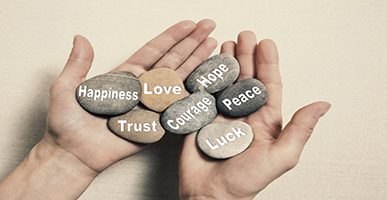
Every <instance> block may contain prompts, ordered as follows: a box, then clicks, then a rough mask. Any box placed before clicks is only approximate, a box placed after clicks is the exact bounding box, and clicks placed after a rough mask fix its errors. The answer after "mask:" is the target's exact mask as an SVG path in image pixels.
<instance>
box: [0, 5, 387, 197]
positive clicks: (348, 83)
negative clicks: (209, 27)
mask: <svg viewBox="0 0 387 200" xmlns="http://www.w3.org/2000/svg"><path fill="white" fill-rule="evenodd" d="M386 11H387V2H386V1H385V0H367V1H364V0H352V1H348V0H345V1H344V0H325V1H320V0H285V1H269V0H247V1H224V0H216V1H208V0H202V1H186V2H184V1H176V0H173V1H147V0H143V1H139V0H136V1H134V0H133V1H129V0H119V1H106V0H89V1H79V0H66V1H52V0H40V1H30V0H25V1H22V0H0V69H1V73H0V93H1V99H0V123H1V134H0V179H2V178H4V177H5V176H6V175H7V174H8V173H10V172H11V171H12V170H13V169H14V168H15V167H16V166H17V165H18V163H20V162H21V161H22V159H23V158H24V157H25V156H26V155H27V154H28V152H29V150H30V149H31V148H32V147H33V146H34V145H35V144H36V143H37V142H38V141H39V140H40V139H41V137H42V135H43V133H44V131H45V118H46V114H47V104H48V89H49V86H50V84H51V83H52V82H53V80H54V79H55V77H56V76H57V74H58V73H59V72H60V71H61V69H62V67H63V65H64V63H65V62H66V60H67V57H68V55H69V52H70V49H71V46H72V38H73V36H74V35H75V34H82V35H84V36H86V37H87V38H88V39H89V40H90V42H91V43H92V45H93V47H94V50H95V61H94V64H93V68H92V69H91V71H90V73H89V77H92V76H95V75H97V74H101V73H104V72H106V71H108V70H110V69H112V68H113V67H115V66H117V65H118V64H120V63H121V62H123V61H124V60H126V59H127V58H128V57H129V56H130V55H131V54H132V53H133V52H134V51H135V50H137V49H138V48H139V47H140V46H142V45H143V44H144V43H145V42H146V41H148V40H149V39H151V38H153V37H154V36H156V35H157V34H158V33H160V32H161V31H163V30H164V29H165V28H167V27H169V26H170V25H172V24H174V23H176V22H178V21H180V20H184V19H191V20H194V21H198V20H200V19H203V18H211V19H213V20H215V21H216V22H217V25H218V26H217V28H216V30H215V31H214V32H213V34H212V35H211V36H212V37H214V38H216V39H217V40H218V42H219V44H221V43H222V42H224V41H226V40H235V39H236V35H237V34H238V33H239V32H240V31H242V30H246V29H249V30H252V31H254V32H255V33H256V34H257V36H258V38H259V39H263V38H271V39H273V40H275V41H276V43H277V45H278V49H279V52H280V60H281V73H282V77H283V82H284V101H283V114H284V121H285V122H287V121H288V120H289V119H290V117H291V115H292V114H293V112H294V111H295V110H296V109H298V108H299V107H301V106H303V105H305V104H308V103H311V102H313V101H317V100H325V101H329V102H331V103H332V109H331V111H330V112H329V113H328V114H327V115H326V116H325V117H324V118H323V119H321V120H320V122H319V124H318V126H317V128H316V129H315V131H314V133H313V136H312V137H311V139H310V141H309V142H308V144H307V145H306V147H305V149H304V152H303V154H302V156H301V160H300V162H299V165H298V166H297V167H296V168H295V169H293V170H292V171H290V172H288V173H286V174H285V175H283V176H282V177H281V178H279V179H277V180H276V181H274V182H273V183H272V184H270V185H269V186H268V187H267V188H266V189H265V190H264V191H262V192H261V193H260V194H259V195H258V196H257V198H256V199H264V200H273V199H290V200H303V199H318V200H319V199H321V200H322V199H351V200H352V199H373V200H375V199H385V198H386V196H387V161H386V151H387V145H386V143H387V133H386V131H385V127H386V125H387V123H386V119H387V117H386V115H387V106H386V102H387V101H386V100H387V89H386V85H387V77H386V74H387V50H386V49H387V48H386V43H387V14H386V13H387V12H386ZM218 52H219V47H218V49H217V50H216V52H214V54H215V53H218ZM179 147H180V138H179V137H177V136H174V135H167V136H166V137H165V138H163V140H162V141H160V142H159V143H157V144H155V145H153V146H151V147H150V148H148V149H146V150H144V151H142V152H140V153H139V154H137V155H135V156H132V157H130V158H128V159H125V160H123V161H121V162H119V163H117V164H115V165H113V166H112V167H110V168H108V169H107V170H106V171H104V172H103V173H102V174H101V175H100V176H99V177H97V179H96V180H95V181H94V182H93V184H92V185H91V186H90V187H89V188H88V190H87V191H86V192H85V193H84V195H83V196H82V197H81V198H80V199H82V200H90V199H93V200H102V199H104V200H105V199H156V200H157V199H177V194H178V177H177V158H178V151H179Z"/></svg>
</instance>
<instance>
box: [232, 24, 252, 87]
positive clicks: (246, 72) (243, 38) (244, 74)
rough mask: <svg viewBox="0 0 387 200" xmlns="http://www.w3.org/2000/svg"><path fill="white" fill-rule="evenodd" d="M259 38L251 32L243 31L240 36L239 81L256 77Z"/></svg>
mask: <svg viewBox="0 0 387 200" xmlns="http://www.w3.org/2000/svg"><path fill="white" fill-rule="evenodd" d="M256 46H257V38H256V37H255V34H254V33H253V32H251V31H243V32H241V33H239V35H238V41H237V47H236V58H237V59H238V62H239V65H240V66H241V70H240V75H239V78H238V81H240V80H243V79H246V78H253V77H254V75H255V71H256V68H255V50H256Z"/></svg>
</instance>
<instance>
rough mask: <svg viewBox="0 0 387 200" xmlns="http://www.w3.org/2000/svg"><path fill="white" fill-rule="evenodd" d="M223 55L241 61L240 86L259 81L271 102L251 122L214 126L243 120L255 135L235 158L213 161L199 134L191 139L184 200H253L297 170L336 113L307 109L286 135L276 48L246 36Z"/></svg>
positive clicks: (184, 163)
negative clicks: (319, 126)
mask: <svg viewBox="0 0 387 200" xmlns="http://www.w3.org/2000/svg"><path fill="white" fill-rule="evenodd" d="M221 53H226V54H230V55H232V56H234V57H236V58H237V60H238V61H239V63H240V66H241V72H240V76H239V78H238V80H237V81H240V80H243V79H246V78H256V79H259V80H260V81H262V82H263V84H265V86H266V88H267V91H268V99H267V102H266V104H265V105H264V106H263V107H261V108H260V109H259V110H258V111H257V112H255V113H253V114H251V115H249V116H247V117H242V118H238V119H232V118H228V117H225V116H222V115H218V116H217V117H216V118H215V120H214V122H221V121H230V120H240V121H243V122H246V123H248V124H249V125H250V126H251V127H252V129H253V132H254V139H253V141H252V143H251V145H250V146H249V147H248V149H246V150H245V151H244V152H243V153H241V154H239V155H237V156H235V157H233V158H230V159H226V160H215V159H211V158H209V157H207V156H206V155H204V154H203V153H202V152H201V151H200V149H198V147H197V145H196V142H195V139H196V133H192V134H190V135H187V136H185V138H184V140H183V149H182V153H181V158H180V163H179V176H180V197H181V199H222V200H223V199H253V198H254V197H255V196H256V195H257V194H258V193H259V192H260V191H261V190H263V189H264V188H265V187H266V186H267V185H268V184H269V183H271V182H272V181H273V180H274V179H276V178H278V177H279V176H281V175H282V174H284V173H285V172H287V171H288V170H290V169H292V168H293V167H295V166H296V164H297V163H298V160H299V157H300V154H301V152H302V149H303V147H304V145H305V143H306V142H307V140H308V138H309V137H310V136H311V133H312V131H313V128H314V127H315V125H316V123H317V122H318V119H319V118H320V117H322V116H323V115H324V114H325V113H326V112H327V111H328V110H329V108H330V104H329V103H326V102H316V103H313V104H310V105H308V106H305V107H303V108H301V109H300V110H298V111H297V112H296V113H295V114H294V116H293V118H292V119H291V121H290V122H289V123H288V124H287V125H286V126H285V128H284V129H282V113H281V104H282V82H281V76H280V72H279V61H278V52H277V47H276V45H275V43H274V42H273V41H271V40H262V41H261V42H260V43H259V44H258V45H257V40H256V37H255V35H254V33H252V32H249V31H245V32H241V33H240V34H239V35H238V41H237V43H235V42H225V43H224V44H223V45H222V48H221Z"/></svg>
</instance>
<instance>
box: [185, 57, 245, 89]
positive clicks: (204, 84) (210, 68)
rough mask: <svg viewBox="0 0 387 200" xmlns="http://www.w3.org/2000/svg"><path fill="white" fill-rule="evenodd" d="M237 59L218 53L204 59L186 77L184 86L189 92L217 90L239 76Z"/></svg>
mask: <svg viewBox="0 0 387 200" xmlns="http://www.w3.org/2000/svg"><path fill="white" fill-rule="evenodd" d="M239 72H240V67H239V63H238V61H237V59H235V58H234V57H233V56H230V55H228V54H218V55H215V56H212V57H210V58H209V59H207V60H206V61H204V62H203V63H202V64H201V65H199V67H198V68H196V70H195V71H194V72H192V73H191V75H190V76H189V77H188V78H187V81H186V83H185V86H186V87H187V90H188V91H190V92H198V91H206V92H208V93H210V94H212V93H215V92H219V91H221V90H223V89H224V88H226V87H227V86H229V85H231V84H232V83H233V82H234V81H235V80H236V79H237V78H238V76H239Z"/></svg>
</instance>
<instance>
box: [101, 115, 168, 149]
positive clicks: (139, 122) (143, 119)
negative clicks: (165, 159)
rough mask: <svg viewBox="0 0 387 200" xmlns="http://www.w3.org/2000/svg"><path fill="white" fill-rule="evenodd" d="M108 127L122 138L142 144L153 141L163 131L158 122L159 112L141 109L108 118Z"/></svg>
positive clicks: (160, 135)
mask: <svg viewBox="0 0 387 200" xmlns="http://www.w3.org/2000/svg"><path fill="white" fill-rule="evenodd" d="M108 127H109V129H110V130H111V131H112V132H113V133H115V134H116V135H118V136H120V137H122V138H125V139H127V140H129V141H132V142H138V143H143V144H149V143H155V142H157V141H159V140H160V139H161V138H162V137H163V136H164V133H165V130H164V129H163V127H162V126H161V124H160V114H159V113H155V112H153V111H149V110H143V109H134V110H131V111H130V112H128V113H125V114H123V115H119V116H115V117H112V118H110V119H109V121H108Z"/></svg>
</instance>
